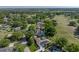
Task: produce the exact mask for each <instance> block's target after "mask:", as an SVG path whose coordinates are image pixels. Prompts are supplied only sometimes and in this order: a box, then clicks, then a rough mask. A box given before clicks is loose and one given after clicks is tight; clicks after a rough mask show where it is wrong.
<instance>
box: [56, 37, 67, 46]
mask: <svg viewBox="0 0 79 59" xmlns="http://www.w3.org/2000/svg"><path fill="white" fill-rule="evenodd" d="M67 42H68V41H67V39H66V38H64V37H60V38H59V39H57V40H56V44H57V45H59V46H60V47H64V46H65V45H66V44H67Z"/></svg>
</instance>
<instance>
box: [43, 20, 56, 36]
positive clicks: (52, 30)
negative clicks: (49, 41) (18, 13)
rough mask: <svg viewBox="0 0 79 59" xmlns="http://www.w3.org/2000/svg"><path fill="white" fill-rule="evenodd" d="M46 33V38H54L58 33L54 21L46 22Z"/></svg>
mask: <svg viewBox="0 0 79 59" xmlns="http://www.w3.org/2000/svg"><path fill="white" fill-rule="evenodd" d="M44 23H45V24H44V27H45V28H44V31H45V35H46V36H54V35H55V33H56V29H55V26H54V25H53V23H52V21H50V20H46V21H44Z"/></svg>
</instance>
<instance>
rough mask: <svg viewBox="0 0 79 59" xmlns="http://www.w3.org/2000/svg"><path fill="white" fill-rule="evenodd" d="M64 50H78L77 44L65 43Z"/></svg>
mask: <svg viewBox="0 0 79 59" xmlns="http://www.w3.org/2000/svg"><path fill="white" fill-rule="evenodd" d="M65 50H66V51H68V52H78V51H79V46H78V45H76V44H73V43H72V44H70V45H67V46H66V47H65Z"/></svg>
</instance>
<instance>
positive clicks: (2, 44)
mask: <svg viewBox="0 0 79 59" xmlns="http://www.w3.org/2000/svg"><path fill="white" fill-rule="evenodd" d="M9 43H10V41H9V40H8V39H1V40H0V47H6V46H8V45H9Z"/></svg>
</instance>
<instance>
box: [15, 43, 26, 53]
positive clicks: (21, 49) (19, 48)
mask: <svg viewBox="0 0 79 59" xmlns="http://www.w3.org/2000/svg"><path fill="white" fill-rule="evenodd" d="M24 48H25V45H22V44H16V46H15V49H16V51H18V52H24Z"/></svg>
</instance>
